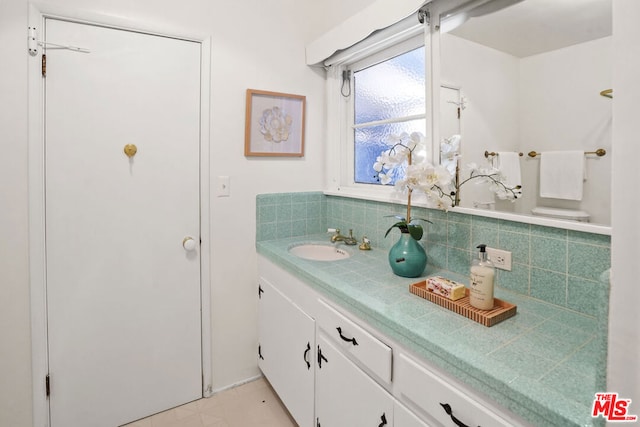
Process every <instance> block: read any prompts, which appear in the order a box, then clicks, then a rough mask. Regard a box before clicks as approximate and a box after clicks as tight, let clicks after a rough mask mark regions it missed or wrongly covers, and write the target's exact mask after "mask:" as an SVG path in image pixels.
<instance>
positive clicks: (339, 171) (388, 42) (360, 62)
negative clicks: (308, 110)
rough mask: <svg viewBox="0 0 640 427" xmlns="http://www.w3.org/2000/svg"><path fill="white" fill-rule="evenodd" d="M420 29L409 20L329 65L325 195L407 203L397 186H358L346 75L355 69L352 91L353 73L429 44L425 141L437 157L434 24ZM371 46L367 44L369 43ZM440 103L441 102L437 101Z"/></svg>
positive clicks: (351, 114) (351, 96)
mask: <svg viewBox="0 0 640 427" xmlns="http://www.w3.org/2000/svg"><path fill="white" fill-rule="evenodd" d="M411 18H412V19H415V25H413V26H412V27H410V28H409V29H407V24H406V22H404V21H403V22H402V23H399V24H398V29H397V31H394V30H393V26H392V27H390V28H387V29H385V31H387V33H388V36H387V37H386V38H384V39H382V40H380V41H379V42H378V43H373V44H369V46H366V47H365V48H361V47H359V46H358V45H356V46H354V47H353V48H351V49H353V50H354V52H355V53H354V54H353V55H350V54H349V50H347V51H345V52H343V53H342V54H341V56H342V57H343V58H344V59H339V60H337V61H334V62H333V63H331V61H327V62H329V63H328V64H327V129H326V132H327V134H326V137H327V147H326V148H327V150H326V155H327V157H326V177H325V178H326V180H325V191H324V192H325V194H328V195H335V196H344V197H352V198H358V199H366V200H375V201H383V202H394V203H406V200H405V198H404V197H399V195H398V194H397V193H394V191H393V190H394V188H393V186H383V185H378V184H366V183H356V182H355V176H354V157H355V152H354V149H355V147H354V96H353V95H352V94H350V95H349V96H348V97H346V98H345V97H343V95H342V94H341V89H343V88H342V83H343V82H342V75H343V71H351V74H350V79H349V87H350V88H353V78H354V71H358V70H361V69H364V68H367V67H370V66H372V65H375V64H379V63H381V62H383V61H385V60H388V59H390V58H393V57H395V56H398V55H401V54H403V53H406V52H408V51H411V50H413V49H416V48H419V47H422V46H424V57H425V74H426V75H425V92H426V93H425V117H424V119H425V123H426V126H425V137H426V140H427V146H428V147H429V150H430V152H432V153H433V144H432V142H431V141H432V138H433V135H434V129H433V123H434V120H433V114H434V112H433V105H434V96H433V94H434V92H433V89H432V87H433V82H434V81H437V79H435V77H436V76H434V73H433V69H434V67H433V66H432V65H433V55H434V49H433V44H434V43H433V38H434V32H433V31H432V28H433V21H432V22H431V25H429V23H428V22H427V23H424V24H419V23H418V20H417V18H416V17H415V16H413V17H411ZM365 42H366V40H365ZM435 102H438V100H435Z"/></svg>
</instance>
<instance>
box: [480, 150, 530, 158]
mask: <svg viewBox="0 0 640 427" xmlns="http://www.w3.org/2000/svg"><path fill="white" fill-rule="evenodd" d="M497 155H498V153H496V152H495V151H485V152H484V156H485V157H486V158H489V156H497ZM523 155H524V154H522V153H518V156H520V157H522V156H523Z"/></svg>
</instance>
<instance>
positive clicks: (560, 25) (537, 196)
mask: <svg viewBox="0 0 640 427" xmlns="http://www.w3.org/2000/svg"><path fill="white" fill-rule="evenodd" d="M505 3H508V2H505V1H503V0H493V1H491V2H489V3H486V2H484V3H483V2H481V6H480V7H477V8H475V9H473V7H471V8H467V10H464V11H462V12H456V13H454V14H449V15H443V16H441V33H440V59H441V63H440V74H441V84H442V88H443V89H442V92H441V115H442V116H441V120H440V122H441V125H440V128H441V132H440V141H441V147H443V148H445V149H448V150H449V151H448V152H446V153H445V152H444V150H443V151H441V160H444V159H451V156H452V154H451V147H450V146H448V144H449V145H450V138H451V137H452V136H453V135H451V134H449V133H451V132H452V131H451V130H449V129H455V123H454V124H453V125H452V123H451V122H452V121H453V122H455V120H454V119H453V118H452V117H449V116H447V117H445V116H444V115H445V114H458V113H459V115H460V119H459V124H458V127H459V129H460V135H461V139H460V141H458V144H459V147H458V149H459V155H460V160H459V165H460V168H461V173H462V174H464V169H465V168H464V166H465V165H466V164H469V163H476V164H478V165H481V166H486V167H488V166H492V165H493V166H496V167H498V168H500V169H503V168H504V169H503V170H511V171H512V172H511V173H512V174H517V168H518V167H519V169H520V175H519V179H520V181H521V185H522V190H523V195H522V198H521V199H518V200H516V201H515V202H513V203H512V202H510V201H501V200H499V199H497V198H494V197H493V194H492V193H491V192H490V191H489V190H488V188H487V187H486V185H485V184H474V183H472V182H470V183H468V184H467V185H465V186H463V187H462V188H461V191H460V207H462V208H469V209H473V210H474V212H480V211H475V210H484V211H486V210H495V211H499V212H508V213H510V214H516V215H524V216H531V215H532V210H533V209H534V208H536V207H545V208H561V209H563V212H566V210H572V211H582V212H585V213H587V214H588V215H589V223H590V224H596V225H604V226H609V225H610V222H611V218H610V211H611V199H610V183H611V155H610V153H611V145H612V138H611V131H612V129H611V124H612V101H611V99H610V98H608V97H605V96H603V95H601V94H600V92H601V91H603V90H608V89H611V87H612V69H611V66H610V59H611V29H612V28H611V27H612V18H611V0H583V1H579V2H576V1H557V0H524V1H519V2H517V1H515V2H514V1H511V2H510V3H515V4H511V5H509V6H507V7H505V8H503V9H500V10H497V11H494V12H491V13H487V12H486V11H487V10H488V9H491V7H487V6H490V5H491V4H494V5H504V4H505ZM476 4H477V3H476ZM482 9H484V10H482ZM494 9H497V7H496V8H494ZM469 16H472V17H471V18H469ZM460 18H463V19H460ZM464 19H466V21H465V22H463V23H462V24H461V25H459V23H460V21H464ZM453 27H455V28H453ZM451 88H455V89H456V91H457V92H455V93H453V92H451V90H450V89H451ZM445 89H446V94H445ZM452 93H453V95H452ZM605 95H606V93H605ZM452 96H453V98H452ZM456 97H457V98H456ZM447 105H449V106H451V105H454V107H449V108H447V107H446V106H447ZM597 149H604V150H605V151H606V154H605V155H604V156H598V155H595V154H591V153H593V152H595V151H596V150H597ZM485 151H486V152H488V156H486V157H485ZM531 151H535V152H537V153H538V155H537V156H535V157H529V156H528V155H527V153H529V152H531ZM559 151H574V152H575V151H584V152H585V153H589V154H585V155H584V157H583V160H580V157H578V158H577V159H578V160H576V161H577V162H578V163H575V164H574V163H567V162H566V161H565V162H562V161H561V162H560V163H561V164H563V165H564V166H563V167H562V168H553V166H552V165H553V161H554V160H557V159H558V156H561V153H558V152H559ZM491 153H507V154H506V155H504V156H503V159H504V162H503V164H502V165H500V160H501V159H500V155H499V154H497V155H491ZM508 153H522V154H523V155H522V156H521V157H520V156H518V157H516V160H515V161H514V155H513V154H508ZM540 153H542V154H540ZM544 153H550V154H549V155H548V156H547V157H546V159H547V161H546V162H545V163H544V165H542V161H543V158H544ZM575 159H576V157H575V156H574V157H573V158H572V159H571V162H573V161H574V160H575ZM514 162H515V164H514ZM582 162H583V164H581V163H582ZM514 167H515V172H514ZM541 167H542V168H543V174H542V175H541V173H540V172H541ZM576 168H577V169H576ZM569 169H574V175H571V174H570V175H569V176H570V177H571V178H567V179H566V180H565V179H564V175H561V174H560V175H558V176H563V178H552V177H553V176H554V175H555V174H556V172H557V171H561V172H562V173H567V171H568V170H569ZM575 170H578V172H575ZM546 171H551V173H547V172H546ZM576 173H581V174H583V177H582V186H581V187H582V188H579V187H580V184H579V182H578V184H576V180H575V178H574V177H575V174H576ZM512 176H514V175H512ZM463 177H464V175H463ZM549 178H551V181H552V182H551V187H552V188H553V191H552V192H551V193H549V192H545V191H548V186H549V183H548V182H546V181H549ZM554 179H558V180H559V181H553V180H554ZM558 182H561V183H562V185H558ZM541 184H542V188H541ZM565 187H569V190H567V189H566V188H565ZM541 191H542V194H543V195H545V196H549V195H551V196H554V197H541ZM576 191H577V194H576ZM580 193H581V194H580ZM464 210H465V209H463V211H464ZM509 216H511V215H509ZM579 219H580V220H584V219H585V218H579ZM567 221H570V220H567Z"/></svg>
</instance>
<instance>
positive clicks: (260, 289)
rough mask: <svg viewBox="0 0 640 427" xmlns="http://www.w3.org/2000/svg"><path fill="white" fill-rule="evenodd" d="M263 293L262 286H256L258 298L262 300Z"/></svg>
mask: <svg viewBox="0 0 640 427" xmlns="http://www.w3.org/2000/svg"><path fill="white" fill-rule="evenodd" d="M263 293H264V289H262V286H260V285H258V298H259V299H262V294H263Z"/></svg>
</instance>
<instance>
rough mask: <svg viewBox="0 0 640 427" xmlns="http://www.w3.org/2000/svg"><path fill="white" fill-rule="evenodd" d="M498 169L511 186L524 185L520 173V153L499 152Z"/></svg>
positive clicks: (506, 182) (508, 185)
mask: <svg viewBox="0 0 640 427" xmlns="http://www.w3.org/2000/svg"><path fill="white" fill-rule="evenodd" d="M498 170H499V171H500V172H501V173H502V175H503V176H504V183H505V184H506V185H507V187H509V188H514V187H516V186H518V185H522V175H521V173H520V155H519V154H518V153H516V152H513V151H500V152H498Z"/></svg>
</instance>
